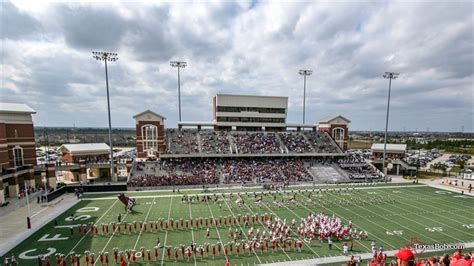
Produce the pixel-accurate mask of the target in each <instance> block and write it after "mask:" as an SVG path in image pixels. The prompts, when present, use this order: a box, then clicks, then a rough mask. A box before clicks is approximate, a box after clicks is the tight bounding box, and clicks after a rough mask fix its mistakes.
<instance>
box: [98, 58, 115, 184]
mask: <svg viewBox="0 0 474 266" xmlns="http://www.w3.org/2000/svg"><path fill="white" fill-rule="evenodd" d="M92 57H93V58H94V59H96V60H98V61H104V64H105V86H106V87H107V111H108V115H109V145H110V177H111V178H112V181H113V182H116V181H117V177H116V176H115V169H114V149H113V143H112V121H111V119H110V99H109V75H108V72H107V62H108V61H111V62H115V61H117V60H118V57H117V53H109V52H92Z"/></svg>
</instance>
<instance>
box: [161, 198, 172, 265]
mask: <svg viewBox="0 0 474 266" xmlns="http://www.w3.org/2000/svg"><path fill="white" fill-rule="evenodd" d="M171 205H173V198H171V200H170V209H169V210H168V220H167V221H166V222H167V223H168V221H169V220H170V217H171ZM166 239H168V228H166V233H165V242H163V251H162V254H161V266H163V264H164V262H165V252H166Z"/></svg>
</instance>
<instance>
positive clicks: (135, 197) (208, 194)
mask: <svg viewBox="0 0 474 266" xmlns="http://www.w3.org/2000/svg"><path fill="white" fill-rule="evenodd" d="M428 186H429V185H424V184H422V185H402V186H400V185H397V186H380V187H378V186H367V187H353V188H354V189H355V190H366V189H391V188H413V187H428ZM344 188H345V187H344ZM311 189H312V188H311ZM199 190H202V189H199ZM262 191H264V190H262ZM283 191H290V190H283ZM137 192H138V191H137ZM147 192H148V191H147ZM259 192H260V191H259ZM135 193H136V192H135ZM231 193H232V194H237V193H239V192H222V193H199V194H194V195H199V196H201V195H202V196H213V195H214V194H219V195H229V194H231ZM183 195H184V194H170V195H147V196H132V198H134V199H149V198H173V197H182V196H183ZM188 196H189V195H188ZM112 199H117V197H98V198H83V199H81V200H112Z"/></svg>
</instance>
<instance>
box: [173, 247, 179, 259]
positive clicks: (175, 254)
mask: <svg viewBox="0 0 474 266" xmlns="http://www.w3.org/2000/svg"><path fill="white" fill-rule="evenodd" d="M174 260H175V261H178V248H177V247H175V248H174Z"/></svg>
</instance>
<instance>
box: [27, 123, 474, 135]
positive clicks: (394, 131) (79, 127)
mask: <svg viewBox="0 0 474 266" xmlns="http://www.w3.org/2000/svg"><path fill="white" fill-rule="evenodd" d="M34 128H35V129H43V128H54V129H62V128H63V129H103V130H108V127H90V126H75V127H73V126H36V125H35V126H34ZM116 129H119V130H135V127H112V130H116ZM165 129H177V127H165ZM183 129H194V130H197V128H194V127H185V128H183ZM202 130H214V129H212V128H204V129H202ZM288 131H295V130H288ZM269 132H271V131H269ZM351 132H373V133H383V132H385V130H384V129H382V130H361V129H354V130H352V129H351V128H350V127H349V133H351ZM388 132H389V133H390V132H393V133H423V134H425V133H461V134H474V132H461V131H420V130H418V131H415V130H406V131H399V130H388Z"/></svg>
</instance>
